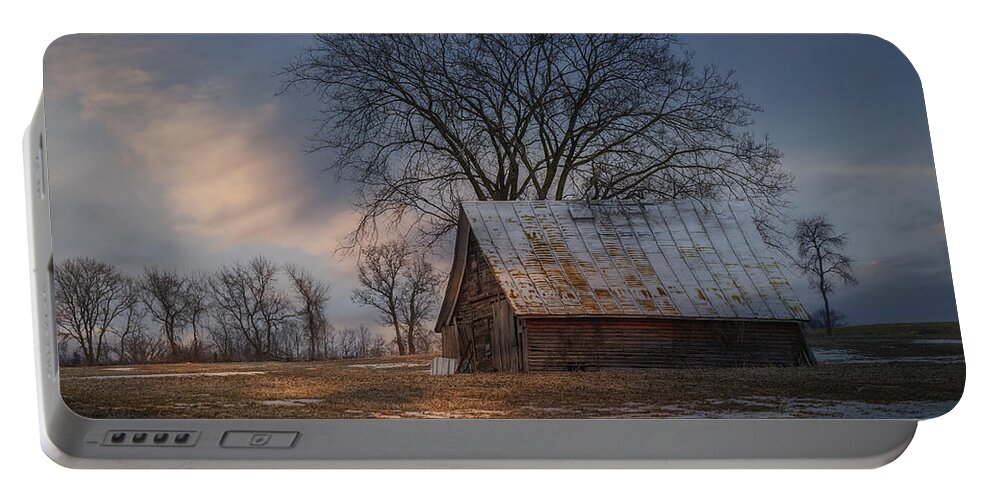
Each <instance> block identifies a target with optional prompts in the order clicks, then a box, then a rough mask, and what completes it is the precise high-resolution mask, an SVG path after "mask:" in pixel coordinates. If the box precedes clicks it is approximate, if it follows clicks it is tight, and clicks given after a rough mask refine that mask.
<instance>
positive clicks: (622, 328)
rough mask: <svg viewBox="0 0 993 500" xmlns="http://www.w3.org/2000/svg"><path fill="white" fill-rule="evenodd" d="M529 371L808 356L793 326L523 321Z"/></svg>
mask: <svg viewBox="0 0 993 500" xmlns="http://www.w3.org/2000/svg"><path fill="white" fill-rule="evenodd" d="M522 326H523V328H524V330H525V333H524V335H525V336H526V338H527V357H528V359H527V365H528V370H529V371H543V370H588V369H599V368H703V367H735V366H770V365H775V366H797V365H807V364H811V362H812V356H810V355H809V350H808V349H807V347H806V343H805V341H804V339H803V333H802V332H801V330H800V325H799V324H798V323H794V322H769V321H713V320H706V321H700V320H671V319H660V318H527V319H525V320H522Z"/></svg>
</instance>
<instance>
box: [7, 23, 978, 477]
mask: <svg viewBox="0 0 993 500" xmlns="http://www.w3.org/2000/svg"><path fill="white" fill-rule="evenodd" d="M44 71H45V74H44V86H45V88H44V92H43V96H42V101H41V104H40V105H39V107H38V111H37V113H36V114H35V116H34V119H33V120H32V122H31V125H30V127H29V129H28V130H27V132H26V134H25V137H24V154H25V170H26V180H27V186H26V187H27V190H28V193H29V195H30V196H29V200H30V201H29V210H28V213H29V221H28V225H29V232H30V240H31V259H32V260H31V265H32V290H33V295H34V307H35V310H34V318H35V328H36V332H35V339H36V347H37V349H36V351H37V368H38V383H39V391H40V394H41V397H40V402H41V403H40V404H41V407H40V410H39V411H40V415H41V427H42V442H43V447H44V449H45V452H46V453H47V454H48V455H49V456H50V457H51V458H52V459H53V460H55V461H56V462H58V463H60V464H63V465H67V466H71V467H875V466H879V465H882V464H885V463H887V462H889V461H891V460H893V459H895V458H896V457H898V456H899V455H900V453H902V452H903V450H904V449H905V448H906V447H907V445H908V444H909V443H910V440H911V439H912V438H913V435H914V432H915V430H916V427H917V421H919V420H922V419H928V418H934V417H939V416H940V415H942V414H944V413H946V412H948V411H950V410H951V409H952V408H953V407H954V405H955V404H956V402H957V401H958V399H959V398H960V396H961V393H962V388H963V386H964V380H965V361H964V354H963V350H962V341H961V336H960V334H959V327H958V321H957V313H956V307H955V297H954V292H953V288H952V279H951V270H950V266H949V262H948V256H947V249H946V243H945V236H944V228H943V222H942V215H941V206H940V202H939V198H938V190H937V183H936V179H935V167H934V162H933V158H932V155H931V149H930V138H929V132H928V126H927V118H926V114H925V109H924V99H923V93H922V90H921V85H920V81H919V79H918V78H917V75H916V73H915V72H914V69H913V67H912V66H911V64H910V63H909V62H908V61H907V60H906V58H904V57H903V55H902V54H901V53H900V52H899V50H898V49H896V48H895V47H893V46H892V45H890V44H889V43H887V42H885V41H883V40H881V39H878V38H874V37H869V36H858V35H818V36H813V35H788V36H787V35H770V36H759V35H688V36H675V35H637V34H634V35H611V34H555V35H488V34H464V35H463V34H453V35H400V34H396V35H356V34H333V35H314V36H311V35H209V36H206V35H201V36H185V35H182V36H181V35H71V36H67V37H63V38H60V39H58V40H56V41H55V42H53V44H52V45H51V46H50V47H49V49H48V51H47V53H46V55H45V61H44Z"/></svg>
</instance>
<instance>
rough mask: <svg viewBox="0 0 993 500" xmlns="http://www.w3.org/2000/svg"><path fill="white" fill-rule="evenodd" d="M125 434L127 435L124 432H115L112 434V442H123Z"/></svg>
mask: <svg viewBox="0 0 993 500" xmlns="http://www.w3.org/2000/svg"><path fill="white" fill-rule="evenodd" d="M125 436H126V434H124V433H123V432H115V433H113V434H111V435H110V442H111V443H123V442H124V437H125Z"/></svg>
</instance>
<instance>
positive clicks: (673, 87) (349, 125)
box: [283, 34, 792, 246]
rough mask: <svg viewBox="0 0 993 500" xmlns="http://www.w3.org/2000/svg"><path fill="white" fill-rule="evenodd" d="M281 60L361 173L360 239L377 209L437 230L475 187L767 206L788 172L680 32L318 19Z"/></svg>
mask: <svg viewBox="0 0 993 500" xmlns="http://www.w3.org/2000/svg"><path fill="white" fill-rule="evenodd" d="M283 76H284V88H283V91H285V90H287V89H289V88H293V87H298V88H301V89H303V90H304V91H305V92H312V93H313V94H315V95H316V96H317V97H318V98H319V99H320V101H321V106H322V109H321V113H322V114H321V117H322V118H321V120H320V123H319V126H318V128H317V131H316V133H315V135H314V137H312V140H313V146H312V150H313V151H321V150H326V151H328V152H330V153H331V154H330V155H329V156H330V157H331V158H333V160H332V163H330V164H329V166H328V170H329V171H331V172H332V173H334V174H336V175H338V176H339V177H340V178H343V179H347V180H350V181H354V182H355V185H356V186H357V190H358V191H357V193H356V197H355V200H354V201H355V202H356V204H357V206H358V207H359V210H360V211H361V213H362V218H361V221H360V223H359V224H358V227H357V228H356V231H355V232H354V233H353V238H352V240H351V245H355V244H356V243H358V242H359V241H360V239H361V237H362V236H363V235H367V234H372V233H374V232H375V230H376V226H377V223H378V222H379V221H381V220H383V221H385V222H389V223H391V224H394V225H395V224H399V223H400V222H405V223H406V222H409V221H410V220H414V221H420V222H424V224H420V225H418V227H420V228H421V229H422V230H423V231H424V234H425V235H426V236H429V237H434V238H437V237H440V236H441V235H443V234H445V233H447V231H448V230H449V229H450V228H451V227H453V226H454V225H455V224H456V223H457V216H458V209H459V204H460V202H461V201H462V200H467V199H478V200H517V199H556V200H561V199H570V198H579V199H612V198H627V199H659V200H669V199H676V198H695V199H715V198H735V199H743V200H748V201H749V202H751V204H752V206H753V208H754V210H755V214H756V217H757V219H758V220H759V221H760V222H761V221H764V220H766V219H767V218H768V217H770V216H772V215H776V214H778V213H779V209H780V208H781V207H782V206H784V200H783V194H784V193H785V192H786V191H788V190H790V189H791V186H792V177H791V176H790V175H789V174H787V173H785V172H784V171H783V170H782V169H781V167H780V161H781V153H780V152H779V151H778V150H777V149H776V148H775V147H774V146H773V145H772V144H771V143H770V142H769V140H768V139H756V138H755V137H753V136H752V135H751V134H750V133H749V132H748V131H747V129H748V127H749V126H750V125H751V124H752V118H751V117H752V114H753V113H755V112H758V111H760V108H759V106H758V105H756V104H754V103H753V102H751V101H750V100H748V99H747V98H746V97H745V96H744V95H742V93H741V90H740V87H739V84H738V83H737V81H736V80H735V79H734V76H733V74H732V73H731V72H723V71H720V70H718V69H716V68H714V67H704V68H701V69H698V68H696V67H695V65H694V62H693V58H692V55H691V54H689V53H688V52H686V51H684V50H683V49H682V47H681V46H680V42H679V40H678V39H677V38H675V37H673V36H667V35H479V34H473V35H318V36H316V37H315V40H314V43H313V45H312V46H311V47H309V48H307V49H306V50H304V51H303V52H302V53H301V54H300V55H299V56H297V57H296V58H295V59H293V60H292V61H291V62H290V64H289V65H288V66H287V67H286V68H285V69H284V72H283ZM763 227H765V226H763ZM346 246H347V244H346Z"/></svg>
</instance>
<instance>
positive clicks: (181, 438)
mask: <svg viewBox="0 0 993 500" xmlns="http://www.w3.org/2000/svg"><path fill="white" fill-rule="evenodd" d="M189 440H190V433H189V432H180V433H179V434H176V444H186V442H187V441H189Z"/></svg>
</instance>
